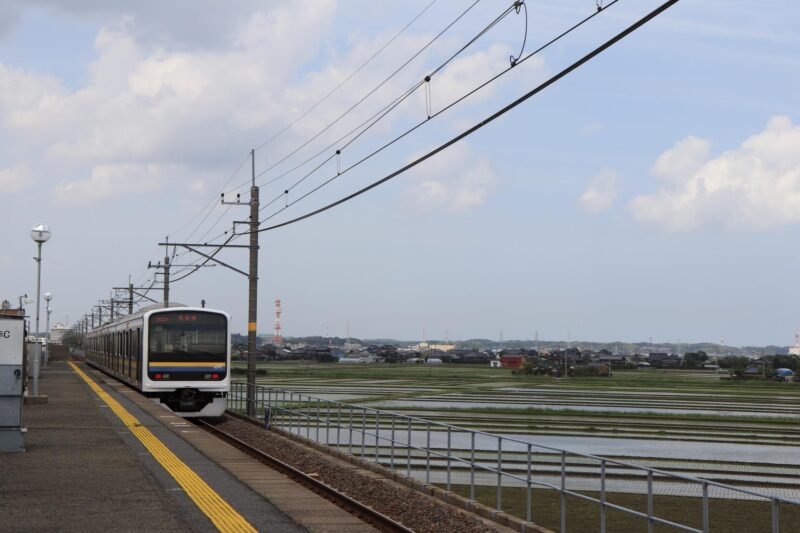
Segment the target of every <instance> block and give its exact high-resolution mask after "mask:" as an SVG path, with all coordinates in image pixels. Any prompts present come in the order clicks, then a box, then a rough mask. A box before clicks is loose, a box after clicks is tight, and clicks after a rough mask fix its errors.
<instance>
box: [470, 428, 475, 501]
mask: <svg viewBox="0 0 800 533" xmlns="http://www.w3.org/2000/svg"><path fill="white" fill-rule="evenodd" d="M470 435H472V437H471V438H470V445H469V499H470V500H472V501H475V432H474V431H471V432H470Z"/></svg>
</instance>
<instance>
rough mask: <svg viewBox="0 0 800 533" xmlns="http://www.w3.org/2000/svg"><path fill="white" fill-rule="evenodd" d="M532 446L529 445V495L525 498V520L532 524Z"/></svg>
mask: <svg viewBox="0 0 800 533" xmlns="http://www.w3.org/2000/svg"><path fill="white" fill-rule="evenodd" d="M531 448H532V445H531V444H528V494H526V497H525V509H526V512H525V520H526V521H528V522H531V521H532V520H533V519H532V516H533V510H532V509H531V507H532V504H533V502H532V501H531V500H532V498H533V495H532V494H531V491H532V490H533V489H532V485H531V478H532V477H533V457H532V454H531Z"/></svg>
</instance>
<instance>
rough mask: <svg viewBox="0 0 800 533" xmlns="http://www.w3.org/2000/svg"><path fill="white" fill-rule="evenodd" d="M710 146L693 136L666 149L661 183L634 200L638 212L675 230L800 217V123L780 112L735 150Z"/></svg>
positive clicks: (659, 169) (765, 224) (656, 171)
mask: <svg viewBox="0 0 800 533" xmlns="http://www.w3.org/2000/svg"><path fill="white" fill-rule="evenodd" d="M709 148H710V144H709V142H708V141H705V140H702V139H697V138H694V137H688V138H687V139H684V140H683V141H680V142H678V143H677V144H675V146H674V147H672V148H671V149H670V150H668V151H666V152H664V153H663V154H662V155H661V156H660V157H659V158H658V160H657V161H656V163H655V165H654V166H653V169H652V174H653V175H654V176H655V177H657V178H658V179H659V181H660V187H659V189H658V190H657V191H656V192H654V193H652V194H646V195H641V196H638V197H636V198H635V199H634V200H633V201H632V202H631V204H630V207H631V210H632V211H633V214H634V216H635V217H636V218H637V219H638V220H641V221H645V222H651V223H654V224H657V225H659V226H662V227H663V228H666V229H669V230H689V229H693V228H699V227H723V228H727V229H763V228H769V227H775V226H780V225H784V224H790V223H796V222H800V126H795V125H793V124H792V121H791V120H790V119H789V118H788V117H784V116H776V117H773V118H772V119H771V120H770V121H769V123H768V124H767V126H766V129H765V130H764V131H763V132H761V133H758V134H756V135H753V136H752V137H750V138H749V139H747V140H745V141H744V142H743V143H742V144H741V146H739V147H738V148H736V149H734V150H729V151H727V152H723V153H722V154H720V155H719V156H717V157H714V158H711V157H710V156H709Z"/></svg>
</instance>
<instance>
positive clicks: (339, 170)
mask: <svg viewBox="0 0 800 533" xmlns="http://www.w3.org/2000/svg"><path fill="white" fill-rule="evenodd" d="M341 173H342V151H341V150H336V175H337V176H338V175H339V174H341Z"/></svg>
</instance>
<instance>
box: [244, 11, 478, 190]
mask: <svg viewBox="0 0 800 533" xmlns="http://www.w3.org/2000/svg"><path fill="white" fill-rule="evenodd" d="M480 1H481V0H474V2H472V3H471V4H470V5H469V6H468V7H467V8H466V9H465V10H463V11H462V12H461V13H460V14H459V15H458V16H457V17H456V18H455V19H453V20H452V21H451V22H450V23H449V24H448V25H447V26H445V28H444V29H443V30H441V31H440V32H439V33H437V34H436V36H434V37H433V38H432V39H431V40H430V41H428V42H427V43H426V44H425V45H424V46H423V47H422V48H420V49H419V50H417V51H416V52H415V53H414V54H413V55H412V56H411V57H410V58H408V59H407V60H406V61H405V62H403V64H402V65H400V66H399V67H397V68H396V69H395V70H394V71H393V72H392V73H391V74H389V75H388V76H387V77H386V78H384V79H383V81H381V82H380V83H379V84H378V85H376V86H375V87H373V88H372V89H370V90H369V91H368V92H367V93H366V94H365V95H364V96H362V97H361V98H360V99H359V100H358V101H356V102H355V103H354V104H353V105H351V106H350V107H349V108H347V110H345V111H344V112H343V113H341V114H340V115H339V116H338V117H336V118H335V119H334V120H333V121H331V122H329V123H328V124H327V125H326V126H324V127H323V128H322V129H321V130H319V131H318V132H317V133H315V134H314V135H313V136H311V138H309V139H308V140H306V141H305V142H303V143H302V144H301V145H300V146H298V147H297V148H295V149H294V150H292V151H291V152H289V153H288V154H286V155H285V156H283V157H282V158H280V159H279V160H278V161H276V162H275V163H273V164H272V165H270V166H269V167H267V168H266V169H265V170H263V171H261V172H260V173H258V174H256V178H258V177H260V176H263V175H264V174H266V173H267V172H269V171H271V170H272V169H274V168H275V167H277V166H278V165H280V164H281V163H283V162H284V161H286V160H287V159H289V158H290V157H292V156H293V155H294V154H296V153H297V152H299V151H300V150H302V149H303V148H305V147H306V146H308V145H309V144H310V143H312V142H313V141H314V140H316V139H317V138H319V136H320V135H322V134H323V133H325V132H326V131H328V130H329V129H330V128H331V127H333V126H334V125H335V124H337V123H338V122H339V121H340V120H341V119H342V118H344V117H345V116H347V115H348V114H349V113H351V112H352V111H353V110H354V109H355V108H356V107H358V106H359V105H361V104H362V103H363V102H364V101H365V100H366V99H367V98H369V97H370V96H372V95H373V94H375V92H377V91H378V90H379V89H380V88H381V87H383V86H384V85H385V84H386V83H388V82H389V81H390V80H391V79H392V78H394V77H395V76H396V75H397V74H398V73H400V72H401V71H402V70H403V69H404V68H405V67H406V66H408V65H409V63H411V62H412V61H413V60H414V59H416V58H417V57H419V55H420V54H422V52H424V51H425V50H427V49H428V48H429V47H430V46H431V45H432V44H433V43H434V42H436V41H437V40H439V38H440V37H441V36H442V35H444V34H445V33H446V32H447V31H448V30H449V29H450V28H452V27H453V26H454V25H455V24H456V23H457V22H458V21H459V20H461V19H462V18H463V17H464V16H465V15H466V14H467V13H469V12H470V11H471V10H472V9H473V8H474V7H475V6H476V5H477V4H478V3H479V2H480ZM247 183H249V181H248V182H247ZM247 183H243V184H241V185H239V186H238V187H237V189H239V188H241V187H242V186H243V185H246V184H247Z"/></svg>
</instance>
